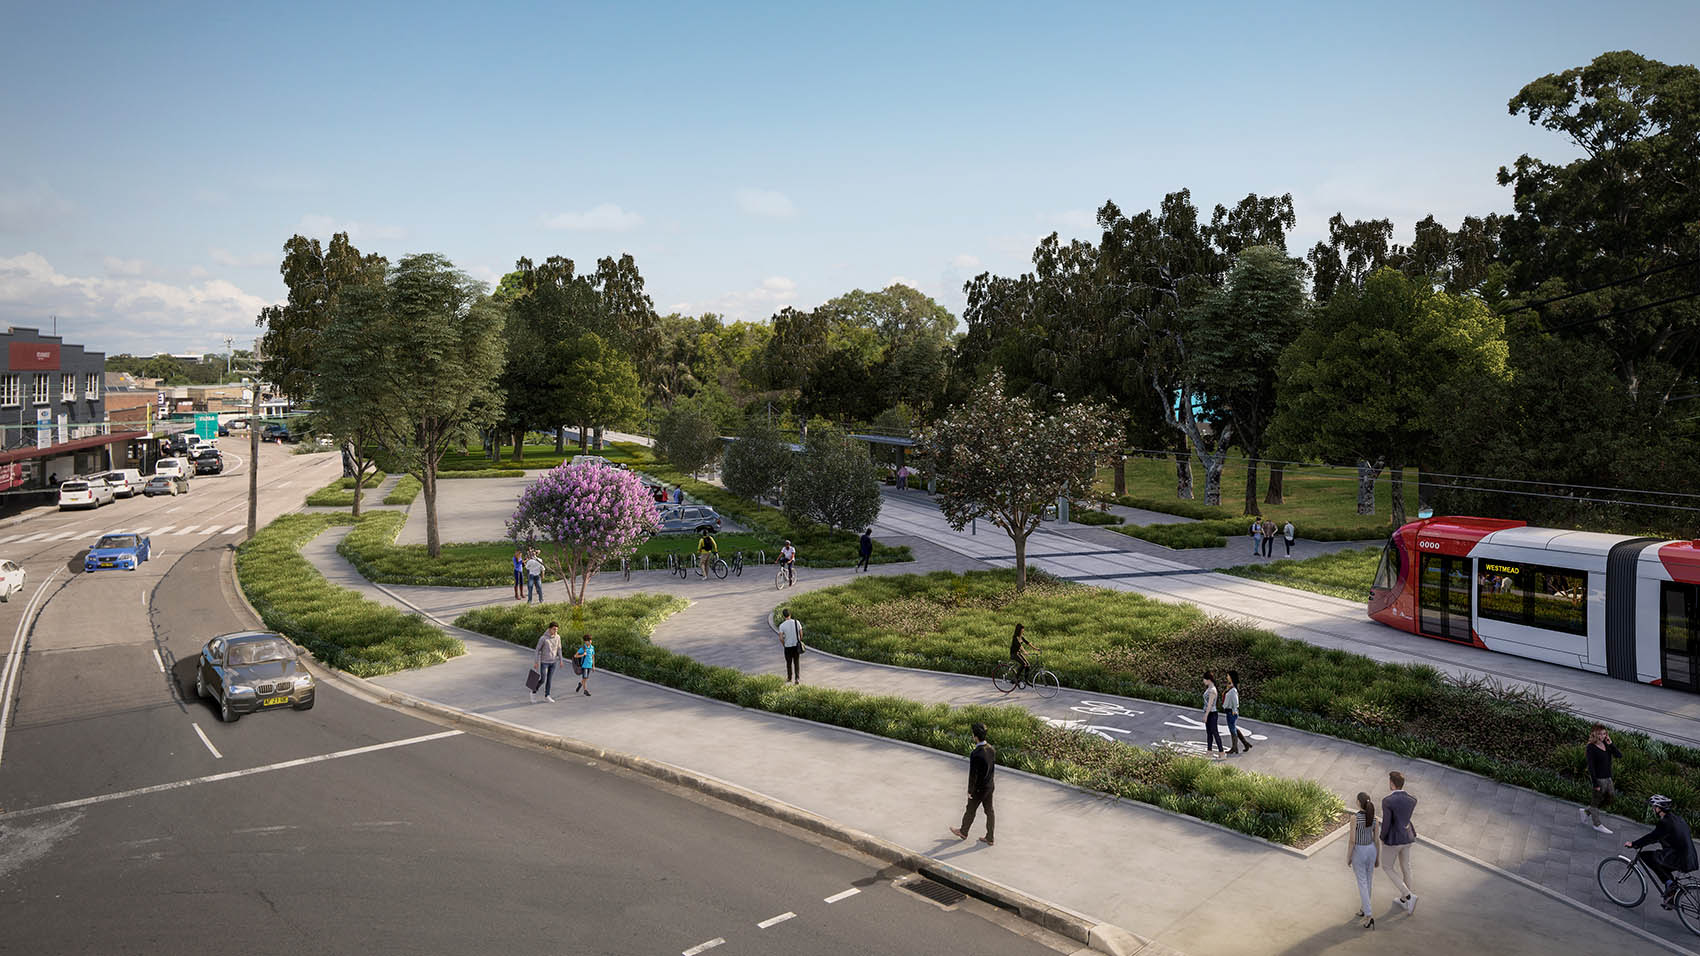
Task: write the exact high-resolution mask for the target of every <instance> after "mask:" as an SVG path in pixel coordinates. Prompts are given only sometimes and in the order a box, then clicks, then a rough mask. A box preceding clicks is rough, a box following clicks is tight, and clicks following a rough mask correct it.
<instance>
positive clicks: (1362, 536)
mask: <svg viewBox="0 0 1700 956" xmlns="http://www.w3.org/2000/svg"><path fill="white" fill-rule="evenodd" d="M1251 521H1252V519H1250V518H1212V519H1209V520H1200V521H1191V522H1186V523H1184V524H1143V525H1123V526H1120V527H1115V528H1111V529H1110V530H1112V531H1116V532H1118V533H1120V534H1125V535H1127V536H1129V537H1132V538H1143V539H1144V540H1146V541H1150V542H1153V543H1155V544H1160V545H1162V546H1164V547H1165V548H1175V549H1177V550H1180V549H1186V548H1225V547H1227V546H1228V539H1230V538H1241V539H1244V540H1245V541H1246V543H1247V544H1248V545H1249V544H1250V540H1251V539H1250V535H1249V534H1248V533H1247V532H1248V531H1249V530H1250V528H1251ZM1390 533H1391V528H1390V527H1389V526H1388V525H1356V526H1351V527H1334V528H1330V527H1306V528H1305V530H1304V537H1305V539H1307V540H1310V541H1379V540H1382V539H1385V538H1386V537H1387V536H1388V534H1390Z"/></svg>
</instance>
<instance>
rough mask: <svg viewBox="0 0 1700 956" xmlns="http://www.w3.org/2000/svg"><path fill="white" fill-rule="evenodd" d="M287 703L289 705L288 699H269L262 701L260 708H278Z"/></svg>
mask: <svg viewBox="0 0 1700 956" xmlns="http://www.w3.org/2000/svg"><path fill="white" fill-rule="evenodd" d="M287 703H289V698H288V697H267V698H266V699H265V700H262V701H260V706H261V707H276V706H277V705H279V704H287Z"/></svg>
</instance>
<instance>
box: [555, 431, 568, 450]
mask: <svg viewBox="0 0 1700 956" xmlns="http://www.w3.org/2000/svg"><path fill="white" fill-rule="evenodd" d="M566 453H567V426H565V425H556V426H555V454H557V455H564V454H566Z"/></svg>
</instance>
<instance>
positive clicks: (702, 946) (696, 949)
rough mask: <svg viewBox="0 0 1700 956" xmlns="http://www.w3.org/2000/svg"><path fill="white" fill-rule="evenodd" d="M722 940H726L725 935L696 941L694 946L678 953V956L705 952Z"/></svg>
mask: <svg viewBox="0 0 1700 956" xmlns="http://www.w3.org/2000/svg"><path fill="white" fill-rule="evenodd" d="M724 942H726V939H725V937H722V936H716V937H714V938H713V939H711V940H709V941H708V942H706V943H698V944H696V945H695V946H692V947H691V948H690V949H687V950H685V951H684V952H682V953H680V954H679V956H697V954H698V953H703V952H707V951H708V950H711V949H713V948H714V947H716V946H719V945H720V944H721V943H724Z"/></svg>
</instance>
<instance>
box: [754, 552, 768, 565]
mask: <svg viewBox="0 0 1700 956" xmlns="http://www.w3.org/2000/svg"><path fill="white" fill-rule="evenodd" d="M766 563H767V552H766V551H757V552H756V564H757V565H762V564H766Z"/></svg>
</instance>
